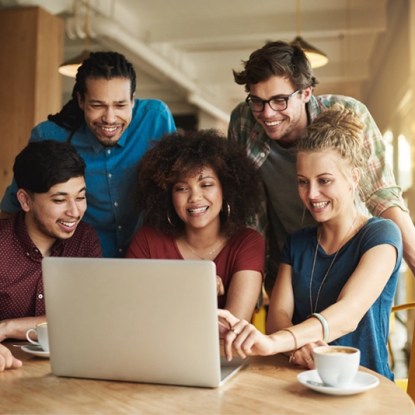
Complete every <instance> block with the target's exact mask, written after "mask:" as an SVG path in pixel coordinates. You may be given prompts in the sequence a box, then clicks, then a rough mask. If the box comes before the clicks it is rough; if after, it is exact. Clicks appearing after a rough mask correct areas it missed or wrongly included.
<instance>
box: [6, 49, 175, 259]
mask: <svg viewBox="0 0 415 415" xmlns="http://www.w3.org/2000/svg"><path fill="white" fill-rule="evenodd" d="M135 89H136V74H135V71H134V68H133V67H132V65H131V63H130V62H128V61H127V60H126V59H125V57H124V56H123V55H121V54H119V53H116V52H96V53H91V56H90V57H89V58H88V59H86V60H85V61H84V62H83V64H82V65H81V66H80V68H79V69H78V73H77V75H76V82H75V85H74V88H73V92H72V99H71V100H70V101H69V102H67V103H66V104H65V105H64V106H63V108H62V110H61V111H60V112H59V113H57V114H55V115H50V116H49V117H48V121H44V122H42V123H40V124H39V125H37V126H36V127H34V128H33V130H32V133H31V137H30V141H41V140H45V139H53V140H57V141H69V142H71V144H72V145H73V146H74V147H75V148H76V149H77V151H78V153H79V154H80V155H81V156H82V158H83V159H84V160H85V163H86V174H85V180H86V187H87V189H88V195H87V196H88V209H87V211H86V213H85V216H84V221H85V222H87V223H89V224H90V225H92V226H93V227H94V228H95V230H96V231H97V233H98V236H99V238H100V241H101V246H102V252H103V255H104V256H105V257H122V256H124V253H125V250H126V248H127V247H128V245H129V242H130V239H131V237H132V235H133V234H134V233H135V232H136V230H137V229H138V227H139V225H140V223H139V215H138V213H137V211H136V208H135V206H136V203H135V198H136V197H139V195H136V194H135V192H134V189H135V188H136V186H135V181H136V174H135V171H136V166H137V163H138V162H139V160H140V159H141V157H142V156H143V154H144V153H145V152H146V151H147V149H148V148H149V147H150V146H151V143H152V141H153V140H159V139H160V138H161V137H162V136H163V135H165V134H168V133H171V132H174V131H175V129H176V127H175V124H174V120H173V116H172V114H171V112H170V110H169V109H168V107H167V106H166V104H164V103H163V102H161V101H159V100H154V99H134V96H135ZM16 191H17V187H16V183H15V181H14V180H13V183H12V184H11V185H10V186H9V187H8V188H7V190H6V192H5V195H4V196H3V200H2V201H1V205H0V208H1V211H2V212H5V213H11V212H16V211H18V210H19V208H20V206H19V204H18V202H17V199H16Z"/></svg>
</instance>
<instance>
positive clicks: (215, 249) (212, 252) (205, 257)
mask: <svg viewBox="0 0 415 415" xmlns="http://www.w3.org/2000/svg"><path fill="white" fill-rule="evenodd" d="M183 240H184V243H185V244H186V245H187V246H188V248H189V249H190V251H191V252H192V254H193V255H196V256H197V257H198V258H200V259H209V258H210V257H211V256H212V255H213V254H214V253H215V252H216V251H217V250H218V249H219V248H220V247H221V246H222V243H223V242H219V243H218V244H215V246H214V247H213V248H212V249H211V250H210V251H209V252H208V253H207V254H206V255H204V256H202V255H199V254H198V253H197V252H196V251H195V250H194V249H193V248H192V246H191V245H190V244H189V243H188V242H187V241H186V239H185V238H183Z"/></svg>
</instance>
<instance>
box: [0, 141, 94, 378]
mask: <svg viewBox="0 0 415 415" xmlns="http://www.w3.org/2000/svg"><path fill="white" fill-rule="evenodd" d="M13 172H14V177H15V179H16V183H17V186H18V188H19V190H18V192H17V198H18V200H19V203H20V206H21V211H20V212H18V213H16V214H15V215H14V216H13V217H11V218H9V219H1V220H0V258H2V260H1V262H0V341H2V340H4V339H6V338H16V339H24V338H25V333H26V330H28V329H29V328H31V327H34V326H35V325H36V324H39V323H41V322H43V321H46V316H45V303H44V298H43V297H44V296H43V283H42V269H41V261H42V258H43V257H45V256H61V257H62V256H66V257H68V256H70V257H100V256H101V248H100V244H99V240H98V237H97V235H96V233H95V231H94V230H93V229H92V227H91V226H89V225H87V224H86V223H83V222H81V219H82V217H83V215H84V213H85V210H86V188H85V180H84V174H85V163H84V161H83V160H82V158H81V157H80V156H79V155H78V154H77V153H76V151H75V149H74V148H73V147H72V145H70V144H68V143H60V142H57V141H51V140H47V141H42V142H34V143H30V144H29V145H28V146H27V147H26V148H25V149H23V150H22V152H21V153H20V154H19V155H18V156H17V157H16V160H15V163H14V166H13ZM20 364H21V363H19V361H17V359H15V358H13V357H12V356H10V352H8V350H7V349H6V348H5V347H4V346H2V345H0V371H1V370H3V369H5V368H11V367H18V366H20Z"/></svg>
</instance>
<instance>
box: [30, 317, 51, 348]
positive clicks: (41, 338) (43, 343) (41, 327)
mask: <svg viewBox="0 0 415 415" xmlns="http://www.w3.org/2000/svg"><path fill="white" fill-rule="evenodd" d="M32 333H34V334H36V335H37V341H36V340H34V339H32V338H31V337H30V335H31V334H32ZM26 339H27V340H28V341H29V342H30V343H32V344H34V345H36V346H40V347H41V348H42V349H43V350H44V351H45V352H48V351H49V337H48V323H40V324H38V325H37V326H36V327H35V328H32V329H29V330H27V331H26Z"/></svg>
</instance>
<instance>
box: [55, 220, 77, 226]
mask: <svg viewBox="0 0 415 415" xmlns="http://www.w3.org/2000/svg"><path fill="white" fill-rule="evenodd" d="M59 222H60V223H61V224H62V225H64V226H67V227H68V228H73V227H74V226H75V225H76V222H64V221H63V220H60V221H59Z"/></svg>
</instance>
